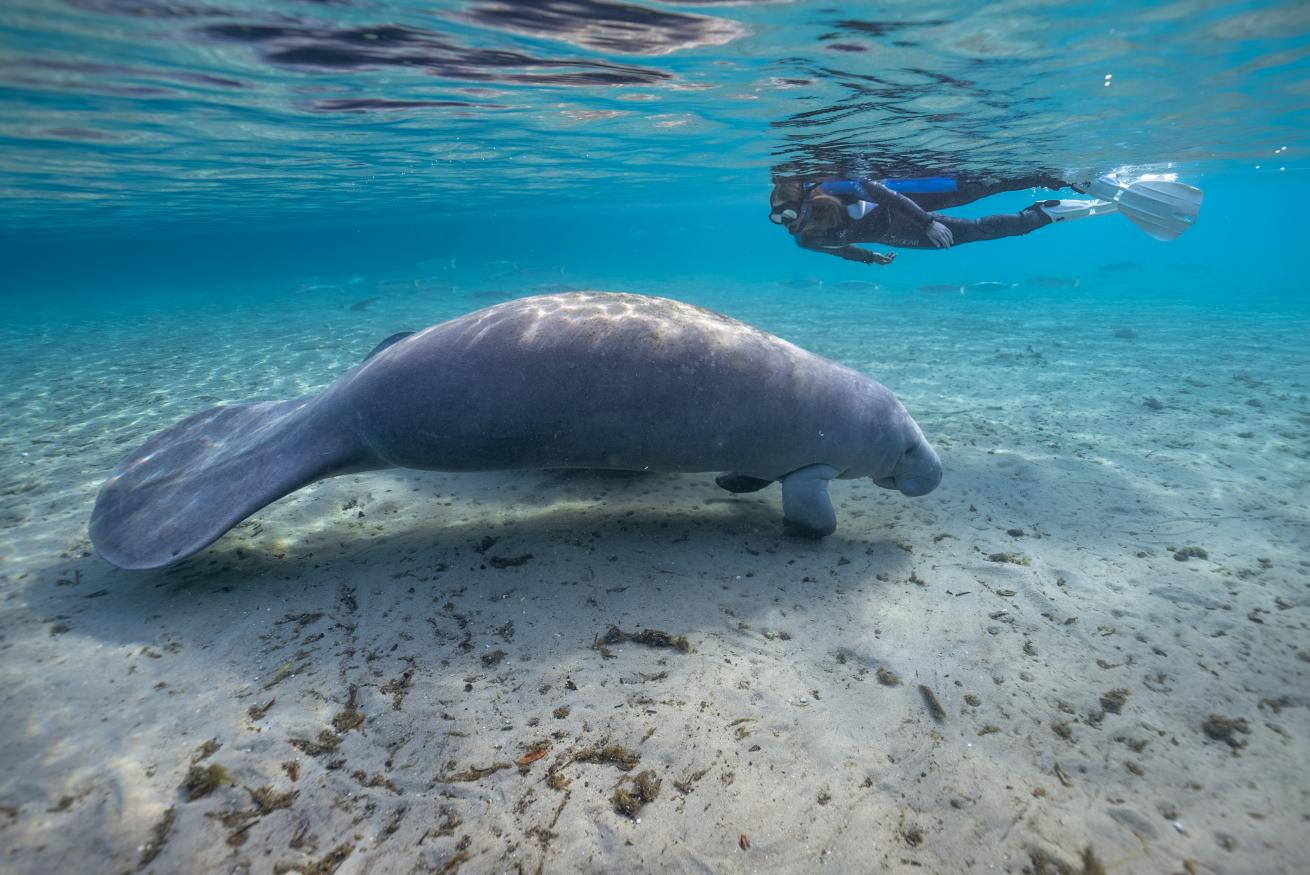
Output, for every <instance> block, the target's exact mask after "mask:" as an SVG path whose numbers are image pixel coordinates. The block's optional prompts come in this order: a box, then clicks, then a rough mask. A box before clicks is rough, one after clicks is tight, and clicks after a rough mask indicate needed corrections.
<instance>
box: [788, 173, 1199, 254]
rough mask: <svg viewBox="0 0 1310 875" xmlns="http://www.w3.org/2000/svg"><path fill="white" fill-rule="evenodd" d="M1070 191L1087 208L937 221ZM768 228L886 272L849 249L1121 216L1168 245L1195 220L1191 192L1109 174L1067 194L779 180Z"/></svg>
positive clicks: (999, 185) (922, 182)
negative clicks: (1014, 197) (987, 201)
mask: <svg viewBox="0 0 1310 875" xmlns="http://www.w3.org/2000/svg"><path fill="white" fill-rule="evenodd" d="M1039 187H1042V188H1052V189H1060V188H1074V190H1075V191H1078V192H1080V193H1085V194H1091V195H1092V196H1093V197H1094V198H1095V199H1094V200H1042V201H1038V202H1037V203H1035V204H1033V205H1031V206H1029V207H1025V208H1024V209H1022V210H1020V211H1019V212H1017V213H1000V214H997V215H992V216H984V217H982V218H980V219H962V218H958V217H956V216H948V215H945V214H942V213H938V212H935V211H936V210H940V209H945V208H948V207H955V206H960V205H962V204H967V203H972V202H973V201H975V200H978V199H979V198H982V197H986V196H988V195H992V194H997V193H999V192H1003V191H1021V190H1023V189H1027V188H1039ZM769 204H770V211H769V219H770V221H772V222H773V223H774V224H778V225H783V226H785V227H786V228H787V230H788V232H790V233H791V234H792V236H793V237H795V239H796V243H797V245H799V246H802V247H804V248H806V249H813V250H816V251H818V252H826V253H828V254H829V255H836V256H837V257H839V258H844V259H847V260H848V261H858V262H860V263H862V264H890V263H891V262H892V260H893V259H895V258H896V253H894V252H871V251H869V250H867V249H861V248H860V247H858V246H855V245H854V244H856V243H884V244H887V245H889V246H896V247H904V248H907V249H946V248H949V247H951V246H958V245H959V244H961V243H973V242H976V241H979V240H997V239H1000V238H1002V237H1017V236H1020V235H1023V234H1028V233H1030V232H1032V231H1035V230H1037V229H1038V228H1041V227H1044V226H1046V225H1050V224H1052V223H1054V222H1063V221H1069V220H1072V219H1082V218H1088V217H1091V216H1100V215H1109V214H1112V213H1122V214H1123V215H1124V216H1125V217H1126V218H1127V219H1129V221H1131V222H1133V224H1135V225H1137V226H1138V227H1139V228H1141V229H1142V230H1144V231H1146V233H1148V234H1150V235H1151V236H1152V237H1154V238H1155V239H1157V240H1172V239H1173V238H1174V237H1177V236H1178V235H1179V234H1181V233H1182V232H1183V231H1185V230H1186V229H1187V228H1189V227H1191V225H1192V224H1193V223H1194V222H1195V221H1196V215H1197V212H1198V211H1199V210H1200V206H1201V192H1200V190H1199V189H1196V188H1193V187H1191V186H1189V185H1184V184H1183V183H1180V182H1174V181H1172V180H1162V179H1157V178H1150V177H1143V178H1142V179H1140V180H1137V181H1134V182H1131V183H1123V182H1120V181H1119V180H1118V179H1117V178H1116V177H1114V176H1113V175H1107V176H1102V177H1100V178H1099V179H1097V180H1095V181H1094V182H1090V183H1084V184H1082V185H1079V186H1076V187H1075V186H1073V185H1071V184H1070V183H1067V182H1065V181H1063V180H1061V179H1057V178H1055V177H1053V176H1049V175H1042V174H1038V175H1033V176H1029V177H1023V178H1019V179H1010V180H1002V181H999V182H995V183H983V182H979V181H973V180H964V179H952V178H949V177H927V178H918V179H885V180H882V181H878V180H875V179H868V178H866V179H843V178H827V179H822V180H818V181H813V182H807V181H804V180H801V179H783V180H780V181H778V182H777V183H776V184H775V185H774V186H773V192H772V194H771V195H770V197H769Z"/></svg>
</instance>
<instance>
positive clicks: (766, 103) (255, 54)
mask: <svg viewBox="0 0 1310 875" xmlns="http://www.w3.org/2000/svg"><path fill="white" fill-rule="evenodd" d="M0 107H2V108H3V110H4V112H3V116H0V119H2V120H0V203H3V207H4V209H3V211H0V257H3V263H4V266H5V267H4V270H3V271H0V308H2V312H3V316H4V318H3V321H2V323H0V406H2V407H3V409H4V414H3V420H2V421H3V423H4V425H3V428H0V526H3V531H0V689H3V690H4V692H3V693H0V860H4V861H5V862H4V863H3V864H0V868H5V869H6V871H10V870H12V871H18V872H51V871H79V872H82V871H84V872H98V871H112V872H122V871H129V870H132V869H134V868H135V869H139V870H141V871H150V872H161V873H162V872H176V871H198V872H199V871H203V872H208V871H215V872H217V871H248V872H265V871H290V870H292V869H295V868H296V867H299V869H300V870H305V869H309V868H310V867H315V866H317V867H319V868H317V869H314V871H339V872H342V873H351V872H364V871H378V872H391V871H406V872H408V871H452V870H454V869H459V870H461V871H465V872H472V871H477V872H483V871H486V872H490V871H546V872H556V871H559V872H572V871H586V872H593V871H594V872H612V871H712V872H738V871H740V872H746V871H813V870H815V869H817V868H820V867H823V868H826V869H831V870H834V871H840V872H869V871H877V872H901V871H909V870H911V869H914V870H916V871H927V872H940V873H958V872H965V871H978V872H984V871H1003V872H1015V873H1017V872H1031V873H1041V872H1055V871H1061V872H1064V871H1069V872H1079V871H1082V872H1084V875H1090V873H1092V872H1095V871H1098V870H1097V869H1096V868H1095V867H1094V866H1093V865H1092V864H1091V863H1090V862H1088V859H1089V858H1088V857H1086V856H1085V854H1086V853H1090V854H1091V855H1092V857H1094V858H1095V859H1096V860H1099V861H1100V862H1101V863H1102V864H1104V865H1105V867H1106V871H1111V872H1132V873H1138V872H1142V873H1155V872H1161V873H1166V872H1167V873H1174V872H1179V871H1185V872H1224V873H1229V872H1231V873H1244V872H1251V873H1257V872H1258V873H1271V872H1295V871H1299V870H1300V867H1301V866H1302V864H1303V861H1304V859H1305V857H1306V854H1307V853H1310V843H1308V842H1307V839H1306V836H1305V820H1306V818H1307V817H1310V809H1308V808H1307V796H1306V789H1305V781H1304V778H1303V776H1302V775H1301V774H1300V772H1301V771H1303V769H1302V768H1301V764H1303V763H1305V762H1307V761H1310V692H1308V690H1310V686H1308V684H1310V671H1308V670H1307V665H1308V664H1310V653H1308V652H1307V651H1308V648H1307V639H1306V622H1307V620H1306V611H1307V610H1310V592H1308V591H1307V582H1308V581H1310V561H1308V560H1307V559H1306V556H1307V555H1310V552H1308V551H1310V497H1308V496H1310V445H1308V444H1307V441H1306V431H1307V425H1310V346H1307V344H1306V337H1307V334H1308V333H1310V296H1308V295H1307V279H1306V278H1307V271H1306V269H1305V267H1304V264H1303V257H1302V256H1303V249H1304V246H1305V243H1304V238H1305V229H1306V224H1307V222H1306V219H1305V217H1304V216H1303V214H1302V213H1303V210H1302V209H1301V206H1300V204H1301V203H1302V199H1303V198H1305V197H1307V196H1310V182H1308V179H1310V177H1308V176H1307V169H1310V165H1307V163H1306V157H1305V156H1306V154H1307V149H1310V119H1308V118H1307V109H1308V108H1310V6H1307V5H1306V4H1303V3H1293V2H1264V3H1256V2H1250V3H1242V2H1238V3H1226V2H1216V0H1182V2H1172V3H1149V4H1148V3H1126V2H1117V0H1116V2H1100V3H1087V4H1064V3H1049V2H1024V0H1019V2H1006V3H994V4H974V3H963V2H952V0H947V2H941V3H937V4H932V5H926V4H923V3H901V2H894V3H880V4H876V5H871V4H856V3H844V4H839V3H817V2H791V3H755V2H704V3H684V2H671V0H670V2H654V0H651V2H642V3H632V4H620V3H606V2H599V0H572V2H563V0H552V2H542V3H514V2H493V0H471V2H465V3H454V2H441V3H427V4H419V3H404V4H401V3H393V2H383V0H372V2H348V0H341V2H308V0H305V2H290V0H282V2H276V3H268V2H266V3H251V2H221V0H214V2H194V3H164V2H156V0H58V2H56V0H46V2H33V0H11V2H9V3H6V4H5V5H4V7H3V9H0ZM843 168H845V169H850V168H858V169H861V170H862V171H864V172H868V173H869V174H870V175H873V176H875V177H879V178H882V177H892V176H898V175H910V176H916V175H927V174H933V175H939V174H965V175H971V176H983V177H987V178H1005V177H1007V176H1016V175H1023V174H1028V173H1031V172H1034V171H1037V170H1040V171H1043V172H1048V173H1051V174H1054V175H1057V176H1060V177H1062V178H1064V179H1068V180H1083V179H1088V178H1091V177H1093V176H1095V175H1097V174H1099V173H1104V172H1110V171H1121V172H1122V173H1124V174H1125V175H1127V176H1137V175H1141V174H1170V175H1172V176H1174V177H1176V178H1177V179H1178V180H1181V181H1183V182H1186V183H1189V184H1192V185H1195V186H1198V187H1199V188H1201V189H1202V190H1203V191H1204V205H1203V206H1202V208H1201V212H1200V216H1199V219H1198V221H1197V222H1196V224H1195V227H1193V228H1190V229H1189V230H1187V231H1186V233H1184V234H1183V235H1182V236H1181V237H1179V238H1178V239H1176V240H1173V241H1171V242H1168V243H1161V242H1157V241H1155V240H1152V239H1150V238H1148V237H1147V236H1146V235H1145V234H1143V233H1142V232H1141V231H1140V230H1139V229H1137V228H1135V227H1134V226H1133V225H1132V224H1131V223H1130V222H1128V221H1127V220H1126V219H1125V218H1124V217H1123V216H1113V215H1112V216H1105V217H1097V218H1093V219H1088V220H1085V221H1078V222H1070V223H1065V224H1062V225H1058V226H1053V227H1043V228H1040V229H1038V230H1037V231H1035V232H1033V233H1032V234H1030V235H1028V236H1023V237H1017V238H1010V239H1003V240H997V241H991V242H983V243H975V244H969V245H965V246H960V247H955V248H951V249H948V250H946V251H915V250H901V251H899V254H898V258H897V260H896V261H895V263H894V264H892V265H889V266H886V267H877V266H865V265H860V264H854V263H850V262H846V261H841V260H839V259H836V258H832V257H829V256H827V255H825V254H823V253H819V252H814V251H807V250H803V249H801V248H799V247H797V246H796V245H794V243H793V241H792V239H791V238H790V236H789V235H788V234H787V233H786V231H785V230H783V229H782V228H779V227H777V226H775V225H773V224H771V223H770V222H769V221H768V213H769V206H770V204H769V193H770V189H771V187H772V184H773V181H774V179H775V177H779V176H794V175H806V174H824V173H832V172H844V170H843ZM1052 196H1056V197H1058V196H1064V197H1079V196H1078V195H1070V193H1069V192H1068V191H1067V190H1066V191H1064V192H1061V193H1060V194H1059V195H1054V194H1052V193H1051V192H1049V191H1045V190H1038V189H1033V190H1025V191H1018V192H1011V193H1008V194H1001V195H997V196H994V197H991V198H988V199H986V200H984V201H981V202H978V203H974V204H970V205H968V206H964V207H960V208H957V209H953V210H950V211H949V212H950V213H952V214H954V215H961V216H982V215H986V214H989V213H996V212H1012V211H1017V210H1020V209H1022V208H1023V207H1025V206H1027V205H1029V204H1031V203H1032V202H1033V201H1034V200H1037V199H1042V198H1046V197H1052ZM869 248H872V249H876V250H879V251H882V250H886V249H888V248H889V247H886V246H881V245H876V244H871V245H870V246H869ZM579 289H601V290H612V291H624V292H634V293H639V294H647V295H658V296H664V297H669V298H674V299H677V300H680V301H686V302H689V303H693V304H697V305H700V306H704V307H708V308H711V309H713V310H716V311H719V312H722V313H725V314H728V315H730V316H732V317H734V318H736V319H739V320H741V321H743V322H746V323H748V324H750V325H754V326H756V327H758V328H761V329H763V330H765V331H768V332H772V333H774V334H776V335H778V336H780V337H783V338H785V339H787V340H789V341H791V342H793V343H795V344H797V345H799V346H801V347H803V348H805V349H808V350H811V351H813V352H815V353H818V354H820V355H823V356H826V357H828V358H830V359H832V360H834V361H836V362H839V363H841V364H843V365H846V366H849V367H851V368H854V369H855V370H857V371H860V372H862V373H864V374H866V375H868V376H870V377H872V378H874V379H876V380H878V381H880V382H881V383H883V384H885V385H886V386H887V387H888V388H890V389H891V390H892V391H893V392H894V393H895V394H896V396H897V397H898V398H899V399H900V400H901V401H902V402H903V403H904V404H905V406H906V408H907V409H908V410H909V412H910V413H911V414H912V415H913V416H914V418H915V419H916V421H917V422H918V423H919V424H920V426H921V427H922V428H923V431H924V433H925V435H926V436H927V438H928V439H929V440H930V441H931V442H932V443H933V444H934V446H935V447H936V448H937V450H938V452H939V453H940V455H941V458H942V465H943V471H944V474H943V480H942V484H941V486H940V487H939V488H938V489H937V490H936V491H935V492H933V493H932V494H931V495H928V496H925V497H922V498H915V499H910V498H907V497H904V496H901V495H897V494H894V493H888V492H886V491H885V490H880V489H877V488H875V487H874V486H872V485H871V484H869V483H868V482H867V481H866V482H857V481H838V482H835V483H834V484H833V486H832V487H831V494H832V497H833V501H834V504H835V505H836V508H837V516H838V528H837V531H836V532H835V533H834V534H833V535H831V536H830V537H828V538H827V539H825V540H823V541H821V542H808V541H798V540H796V539H794V538H788V537H784V534H783V531H782V526H781V502H780V498H779V494H778V492H779V490H777V489H767V490H764V491H761V492H759V493H751V494H742V495H731V494H729V493H726V492H723V491H722V490H719V489H717V487H715V485H714V483H713V479H712V477H709V476H706V475H704V474H652V475H647V476H644V477H626V476H622V475H616V474H597V473H594V472H567V471H565V472H559V471H530V472H512V473H506V472H500V473H486V474H479V473H466V474H450V473H442V472H419V471H409V470H401V469H393V470H389V471H379V472H373V473H366V474H349V475H344V476H340V477H336V478H332V479H330V480H327V481H324V482H321V483H319V484H317V485H313V486H309V487H307V488H305V489H302V490H300V491H298V492H296V493H294V494H293V495H291V496H289V497H287V498H285V499H283V500H281V501H278V502H276V503H274V504H272V505H270V506H269V507H267V508H264V509H263V510H260V511H258V512H257V513H255V514H254V515H253V516H252V517H250V518H249V519H247V520H246V521H244V522H242V523H240V524H239V525H237V526H236V527H235V528H234V529H233V530H232V531H231V532H229V533H228V534H227V535H225V536H224V537H223V538H221V539H219V540H218V541H217V542H216V543H215V544H214V545H213V546H211V547H209V548H207V549H206V550H204V551H202V552H201V553H199V554H198V555H197V556H195V557H193V558H191V559H188V560H186V561H184V562H180V563H177V564H175V565H172V566H170V567H167V568H164V569H160V570H152V571H124V570H121V569H116V568H114V567H113V566H111V565H109V564H108V563H106V562H105V561H103V560H102V559H100V558H99V557H98V556H97V555H96V554H95V550H94V548H93V545H92V543H91V541H90V538H89V534H88V520H89V518H90V515H91V510H92V507H93V505H94V503H95V500H96V496H97V493H98V491H99V489H100V487H101V485H102V483H104V481H105V479H106V477H108V475H109V473H110V472H111V471H112V470H113V469H114V466H115V465H116V464H118V462H119V461H120V460H121V459H122V458H123V457H124V456H125V455H126V454H128V453H129V452H131V451H133V450H134V449H135V448H137V447H139V446H140V445H141V444H142V443H143V442H144V441H145V440H146V439H148V438H149V437H150V436H151V435H153V434H155V433H156V432H158V431H160V430H162V429H164V428H167V427H169V426H171V425H173V424H174V423H176V422H178V421H180V420H182V419H183V418H185V417H187V416H190V415H192V414H194V413H197V412H199V411H201V410H204V409H206V408H208V407H211V406H214V405H219V404H230V403H235V402H240V401H245V400H249V399H263V398H292V397H300V396H307V395H314V394H317V393H319V392H321V391H323V390H324V389H325V388H326V387H327V386H329V385H330V384H331V383H332V382H333V381H334V380H336V379H337V378H338V377H340V376H341V375H342V374H344V373H346V372H347V371H349V370H350V369H351V368H353V367H354V366H355V365H356V364H358V363H359V362H360V361H361V359H363V357H364V356H365V354H366V353H367V352H368V351H369V350H370V349H372V348H373V347H374V345H375V344H376V343H377V342H378V341H380V340H381V339H382V338H385V337H387V336H389V335H391V334H393V333H394V332H396V331H400V330H405V329H418V328H423V327H425V326H428V325H432V324H436V323H439V322H442V321H444V320H447V319H452V318H455V317H457V316H460V315H463V314H465V313H469V312H471V311H474V310H478V309H480V308H483V307H487V306H491V305H494V304H498V303H501V302H505V301H510V300H513V299H516V298H520V297H524V296H528V295H535V294H555V293H561V292H567V291H571V290H579ZM749 401H750V399H745V400H744V403H745V404H747V405H748V404H749ZM525 557H526V558H525ZM1007 557H1008V558H1007ZM611 625H616V626H619V627H620V628H621V629H622V630H623V631H625V632H631V633H635V632H638V631H639V630H641V629H648V628H649V629H658V630H663V631H667V632H669V633H670V634H672V635H673V636H678V635H685V636H686V637H687V639H688V641H689V646H690V652H689V653H683V652H681V651H680V650H677V649H672V650H670V649H663V648H650V647H646V646H645V645H643V644H641V643H634V642H628V643H617V644H616V643H615V642H614V641H612V640H609V639H607V638H606V633H607V630H608V627H609V626H611ZM607 641H608V643H607ZM921 686H922V687H924V688H927V689H929V690H931V691H932V696H933V697H934V698H935V699H936V700H937V701H939V703H940V704H941V706H942V708H943V712H942V714H941V715H936V714H935V712H934V709H932V708H931V707H930V706H929V705H928V704H927V699H926V698H925V694H923V693H921V691H920V687H921ZM359 718H362V722H361V721H360V719H359ZM211 739H212V740H213V741H214V742H215V743H217V744H218V745H219V747H218V748H217V749H216V751H213V750H211V751H209V752H208V753H206V752H205V751H206V750H207V749H208V748H207V747H205V746H204V743H205V742H206V741H208V740H211ZM316 739H317V742H315V740H316ZM315 744H318V747H316V746H315ZM613 745H619V746H621V747H624V748H626V749H628V750H630V751H633V752H635V753H636V754H638V755H639V756H640V765H639V766H638V767H637V768H636V769H634V770H633V771H631V772H628V771H624V770H622V769H620V768H616V767H615V765H614V764H613V762H608V761H605V759H604V758H603V757H602V758H600V759H601V761H600V762H595V761H592V760H590V759H588V757H587V756H585V753H586V751H587V750H593V751H594V750H595V749H598V748H602V749H603V748H605V747H607V746H613ZM541 751H544V752H545V754H544V755H543V756H541V757H540V758H539V759H533V758H531V757H530V755H534V756H535V754H534V752H541ZM208 763H215V764H219V765H221V766H222V768H223V769H224V773H225V774H226V776H227V777H226V778H225V779H222V780H217V781H216V782H215V783H216V786H215V787H212V788H210V789H209V790H207V791H205V792H203V793H199V791H196V790H194V789H189V787H188V785H194V784H195V782H194V781H191V780H190V777H193V776H192V770H193V769H194V768H195V767H197V766H199V767H201V768H202V769H203V765H202V764H208ZM488 768H493V769H494V770H493V771H490V772H486V773H485V774H484V773H482V772H481V771H479V770H485V769H488ZM644 771H649V772H650V777H651V779H652V780H658V781H662V787H663V789H662V791H661V792H660V793H659V795H658V796H657V797H656V798H654V799H652V800H650V801H648V802H647V804H646V805H645V807H644V808H642V809H641V812H640V814H639V816H631V815H630V813H629V812H627V811H625V810H624V808H623V806H622V805H620V804H618V803H617V802H616V801H615V799H614V793H615V791H616V790H618V789H622V788H627V791H628V792H629V793H632V792H636V789H635V788H636V787H637V783H636V782H635V781H634V780H633V778H634V776H635V775H636V774H638V773H639V772H644ZM645 786H649V784H648V783H647V784H646V785H645ZM265 790H267V791H268V792H267V793H265V792H263V791H265ZM194 793H199V795H195V798H192V796H193V794H194ZM270 794H271V795H270ZM287 794H292V795H287ZM1085 849H1090V851H1085ZM288 867H290V868H288ZM442 867H447V868H445V869H443V868H442ZM461 867H462V868H461ZM1061 867H1064V868H1061ZM1080 867H1082V868H1080Z"/></svg>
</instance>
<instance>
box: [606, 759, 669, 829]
mask: <svg viewBox="0 0 1310 875" xmlns="http://www.w3.org/2000/svg"><path fill="white" fill-rule="evenodd" d="M662 783H663V782H662V781H660V779H659V778H656V777H655V773H654V772H653V771H651V770H650V769H647V770H645V771H643V772H638V773H637V775H636V777H634V778H633V779H632V784H633V791H632V792H631V793H629V792H628V790H627V789H626V788H625V787H624V786H623V782H622V781H620V782H619V786H617V787H615V788H614V797H613V802H614V809H615V810H616V811H618V812H619V813H620V814H623V815H626V816H628V817H631V818H632V819H633V820H636V819H637V815H638V813H640V811H641V809H642V807H643V806H644V805H646V803H648V802H654V801H655V799H656V798H657V797H658V796H659V795H660V784H662Z"/></svg>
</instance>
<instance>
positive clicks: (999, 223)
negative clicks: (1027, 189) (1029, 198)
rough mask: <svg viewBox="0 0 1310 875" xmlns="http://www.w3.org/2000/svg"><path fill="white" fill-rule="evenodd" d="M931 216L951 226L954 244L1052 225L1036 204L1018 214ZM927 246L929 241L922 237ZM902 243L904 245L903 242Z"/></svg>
mask: <svg viewBox="0 0 1310 875" xmlns="http://www.w3.org/2000/svg"><path fill="white" fill-rule="evenodd" d="M934 218H935V219H936V220H937V221H939V222H941V223H942V224H943V225H945V226H946V227H947V228H949V229H950V231H951V235H952V236H953V237H954V238H955V243H954V245H955V246H959V245H960V244H961V243H976V242H977V241H979V240H999V239H1000V238H1002V237H1020V236H1022V235H1024V234H1029V233H1031V232H1033V231H1036V230H1037V229H1038V228H1040V227H1042V226H1043V225H1049V224H1051V217H1050V216H1048V215H1046V213H1044V212H1042V211H1041V209H1040V208H1039V206H1038V204H1033V205H1032V206H1030V207H1025V208H1024V209H1022V210H1020V211H1019V212H1017V213H997V214H995V215H992V216H983V217H982V218H980V219H961V218H958V217H956V216H942V215H937V216H934ZM924 243H925V246H924V247H922V248H928V247H929V246H931V243H930V242H929V241H928V240H927V238H925V239H924ZM902 245H904V244H902Z"/></svg>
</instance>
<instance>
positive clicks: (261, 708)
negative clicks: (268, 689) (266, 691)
mask: <svg viewBox="0 0 1310 875" xmlns="http://www.w3.org/2000/svg"><path fill="white" fill-rule="evenodd" d="M276 701H277V697H276V696H275V697H273V698H272V699H269V700H268V701H267V702H265V703H264V704H262V705H251V706H250V707H249V708H247V709H246V713H247V714H249V715H250V719H251V720H262V719H264V715H265V714H267V713H268V709H269V708H272V707H273V703H274V702H276Z"/></svg>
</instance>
